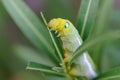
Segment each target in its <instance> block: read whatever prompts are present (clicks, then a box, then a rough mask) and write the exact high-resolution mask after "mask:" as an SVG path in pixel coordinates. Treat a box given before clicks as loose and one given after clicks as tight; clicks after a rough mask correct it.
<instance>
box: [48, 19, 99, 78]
mask: <svg viewBox="0 0 120 80" xmlns="http://www.w3.org/2000/svg"><path fill="white" fill-rule="evenodd" d="M48 27H49V28H50V29H51V30H53V31H55V32H56V33H58V37H60V39H61V41H62V43H63V49H64V51H65V54H64V55H65V58H64V62H65V63H67V62H69V60H70V56H71V55H72V54H73V53H74V52H75V51H76V49H77V48H78V47H80V46H81V45H82V42H83V41H82V39H81V37H80V35H79V33H78V31H77V30H76V28H75V27H74V25H73V24H72V23H71V22H70V21H69V20H65V19H62V18H56V19H52V20H50V22H49V23H48ZM69 73H70V74H71V75H74V76H84V77H86V78H88V79H93V78H95V77H96V76H97V73H96V68H95V65H94V63H93V61H92V59H91V58H90V56H89V54H88V52H87V51H86V52H84V53H83V54H82V55H81V56H80V58H79V59H78V61H77V62H76V63H75V66H74V67H73V68H71V70H70V71H69Z"/></svg>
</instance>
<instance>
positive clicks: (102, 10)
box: [89, 0, 113, 69]
mask: <svg viewBox="0 0 120 80" xmlns="http://www.w3.org/2000/svg"><path fill="white" fill-rule="evenodd" d="M112 4H113V0H100V4H99V8H98V10H97V16H96V18H95V22H94V24H93V27H92V29H91V32H90V34H89V38H90V37H94V36H97V35H100V34H101V35H102V34H103V33H104V32H106V30H107V27H108V22H109V17H110V12H111V8H112ZM91 53H92V54H91V56H92V59H93V60H94V62H95V63H96V64H97V65H98V66H99V69H100V64H101V63H100V61H101V57H102V44H99V45H97V46H96V47H94V50H92V52H91Z"/></svg>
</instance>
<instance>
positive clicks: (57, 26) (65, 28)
mask: <svg viewBox="0 0 120 80" xmlns="http://www.w3.org/2000/svg"><path fill="white" fill-rule="evenodd" d="M48 27H49V28H50V29H51V30H53V31H56V32H58V34H59V35H60V36H64V35H66V34H67V33H68V32H69V31H70V29H71V27H72V23H71V22H70V21H68V20H65V19H62V18H55V19H52V20H50V22H49V23H48Z"/></svg>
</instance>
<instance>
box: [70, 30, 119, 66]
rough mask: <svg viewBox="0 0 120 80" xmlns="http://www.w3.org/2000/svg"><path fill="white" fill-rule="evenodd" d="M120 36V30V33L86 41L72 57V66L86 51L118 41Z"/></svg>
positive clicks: (111, 33)
mask: <svg viewBox="0 0 120 80" xmlns="http://www.w3.org/2000/svg"><path fill="white" fill-rule="evenodd" d="M118 34H120V31H119V30H118V31H112V32H108V33H106V34H102V35H98V36H96V37H95V38H91V39H89V40H87V41H85V42H84V43H83V45H82V46H80V47H79V48H78V49H77V51H76V52H75V53H74V54H73V55H72V57H71V61H70V64H71V63H73V62H75V61H76V60H77V59H78V58H79V57H80V55H81V54H82V53H83V52H84V51H86V50H88V49H89V48H90V47H93V46H95V45H98V44H100V43H102V42H107V41H111V40H116V39H118V38H120V36H119V35H118Z"/></svg>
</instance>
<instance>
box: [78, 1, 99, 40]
mask: <svg viewBox="0 0 120 80" xmlns="http://www.w3.org/2000/svg"><path fill="white" fill-rule="evenodd" d="M99 1H100V0H82V2H81V5H80V10H79V13H78V20H77V29H78V31H79V32H80V35H81V37H82V38H83V40H85V39H86V38H87V37H88V34H89V32H90V29H91V26H92V24H93V22H94V21H95V16H96V11H97V8H98V4H99Z"/></svg>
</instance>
